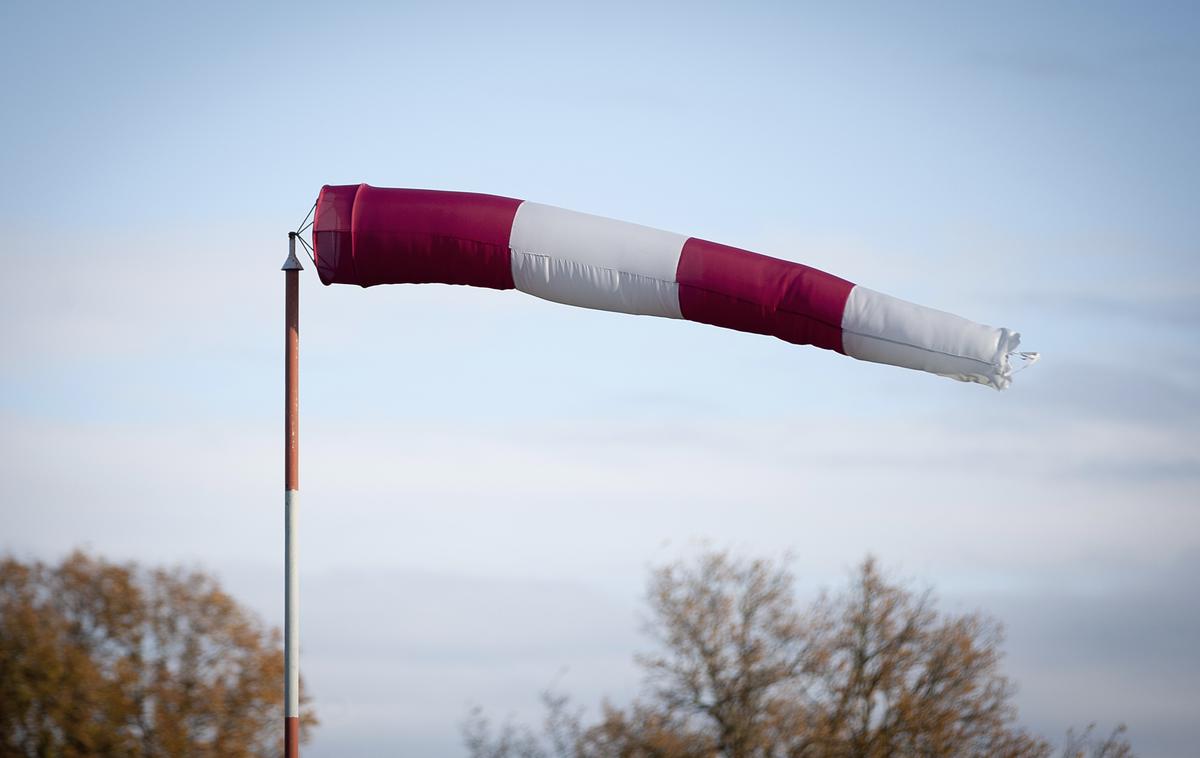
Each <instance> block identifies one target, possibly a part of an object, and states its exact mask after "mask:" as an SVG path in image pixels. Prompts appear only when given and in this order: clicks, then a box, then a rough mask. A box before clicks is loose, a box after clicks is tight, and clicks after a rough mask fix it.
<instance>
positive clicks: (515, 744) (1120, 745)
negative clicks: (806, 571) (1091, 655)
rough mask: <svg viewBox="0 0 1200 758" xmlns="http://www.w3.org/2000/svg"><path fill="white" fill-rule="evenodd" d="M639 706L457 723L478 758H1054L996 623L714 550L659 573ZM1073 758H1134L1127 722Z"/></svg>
mask: <svg viewBox="0 0 1200 758" xmlns="http://www.w3.org/2000/svg"><path fill="white" fill-rule="evenodd" d="M647 603H648V605H649V611H650V614H649V620H648V623H647V631H648V632H649V633H650V635H651V637H652V638H653V639H654V640H655V642H656V648H655V650H654V651H653V652H651V653H649V654H646V655H641V656H638V658H637V660H638V663H639V664H640V665H641V667H642V669H643V670H644V672H645V694H644V696H643V697H642V698H641V699H639V700H637V701H635V702H633V703H631V704H630V705H628V706H626V707H618V706H614V705H612V704H609V703H606V704H605V705H604V706H603V708H602V713H601V716H600V718H599V720H598V721H596V722H593V723H587V722H586V721H585V719H584V718H583V713H584V712H583V711H582V710H581V709H578V708H574V707H573V706H572V705H571V703H570V701H569V700H568V699H567V698H566V697H565V696H562V695H553V694H548V695H547V696H546V698H545V702H546V705H547V709H548V712H547V718H546V723H545V728H544V729H543V730H542V732H541V733H538V732H537V731H535V730H533V729H531V728H529V727H520V726H516V725H513V724H507V725H505V726H503V727H501V728H500V729H498V730H497V729H494V728H493V727H492V725H491V724H490V723H489V722H488V720H487V718H486V717H485V716H484V715H483V714H482V713H481V712H479V711H475V712H473V713H472V715H471V716H470V717H469V718H468V720H467V722H466V724H465V725H464V737H465V741H466V744H467V748H468V751H469V753H470V754H471V756H472V758H510V757H511V758H544V757H547V756H552V755H554V756H560V757H561V758H609V757H612V758H651V757H654V758H713V756H724V757H725V758H775V757H777V756H778V757H779V758H784V757H786V758H808V757H810V756H811V757H813V758H816V757H817V756H835V757H836V756H846V757H847V758H849V757H850V756H854V757H855V758H875V757H876V756H878V757H879V758H883V756H928V757H930V758H939V757H941V756H946V757H950V756H954V757H955V758H961V757H974V756H978V757H979V758H1046V757H1047V756H1050V755H1053V754H1054V752H1055V751H1054V749H1053V747H1052V746H1051V744H1050V743H1049V742H1048V741H1047V740H1045V739H1043V738H1041V737H1037V736H1034V735H1030V734H1028V733H1027V732H1026V731H1024V730H1023V729H1022V728H1021V727H1020V726H1019V724H1018V722H1017V713H1016V708H1015V706H1014V705H1013V702H1012V697H1013V692H1014V689H1013V685H1012V684H1011V683H1010V682H1009V680H1008V679H1007V678H1005V677H1004V676H1003V675H1002V674H1001V672H1000V665H999V664H1000V661H1001V649H1000V643H1001V641H1002V635H1001V629H1000V625H999V624H998V623H997V622H996V621H994V620H993V619H991V618H989V617H987V616H985V615H983V614H980V613H969V614H961V615H956V614H949V613H943V612H940V611H938V609H937V607H936V603H935V602H934V599H933V596H932V595H931V593H929V592H914V591H912V590H909V589H908V588H906V587H904V586H903V585H901V584H899V583H896V582H892V581H889V580H888V579H887V578H886V577H885V576H884V575H883V574H882V573H881V572H880V570H879V567H878V565H877V564H876V562H875V561H874V560H873V559H870V558H868V559H867V560H866V561H864V562H863V563H862V564H861V565H860V566H859V568H858V569H857V571H856V572H855V574H854V577H853V580H852V582H851V584H850V587H849V588H848V589H847V590H846V591H845V592H844V593H842V594H841V595H838V596H834V597H829V596H823V597H821V598H820V599H818V600H817V601H816V602H815V603H813V604H812V605H811V606H807V607H801V606H800V605H799V603H798V601H797V598H796V594H795V587H794V580H793V577H792V576H791V574H790V573H789V572H788V571H787V569H786V566H785V565H783V564H782V563H779V564H774V563H771V562H768V561H761V560H760V561H742V560H736V559H734V558H731V557H730V556H729V555H727V554H725V553H708V554H706V555H703V556H701V557H700V558H699V559H698V560H697V561H696V562H695V563H693V564H689V563H681V564H676V565H672V566H667V567H664V568H661V569H658V570H656V571H654V572H653V573H652V575H651V579H650V582H649V591H648V595H647ZM1061 755H1063V756H1065V757H1068V758H1083V757H1084V756H1091V757H1092V758H1129V757H1130V756H1132V751H1131V748H1130V746H1129V744H1128V742H1127V741H1126V740H1125V739H1124V736H1123V727H1121V728H1118V729H1117V730H1116V731H1115V732H1113V733H1112V734H1111V735H1110V736H1109V737H1107V738H1101V737H1098V736H1097V735H1096V734H1095V732H1094V729H1093V728H1091V727H1089V728H1088V729H1087V730H1085V731H1084V732H1082V733H1078V734H1077V733H1074V732H1072V733H1071V734H1069V735H1068V739H1067V741H1066V743H1065V744H1064V746H1063V747H1062V748H1061Z"/></svg>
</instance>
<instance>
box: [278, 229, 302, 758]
mask: <svg viewBox="0 0 1200 758" xmlns="http://www.w3.org/2000/svg"><path fill="white" fill-rule="evenodd" d="M303 269H304V267H303V266H301V265H300V259H299V258H297V257H296V233H295V232H289V233H288V258H287V260H286V261H284V264H283V271H284V276H285V278H286V279H287V283H286V286H285V288H286V292H285V295H284V322H285V336H284V370H283V375H284V391H283V392H284V403H283V450H284V453H283V487H284V491H283V511H284V517H283V518H284V543H283V544H284V547H283V563H284V569H283V573H284V579H283V584H284V621H283V707H284V712H283V754H284V758H298V756H299V755H300V624H299V621H300V607H299V601H300V591H299V586H298V584H297V581H296V508H297V507H299V505H300V450H299V447H300V272H301V271H302V270H303Z"/></svg>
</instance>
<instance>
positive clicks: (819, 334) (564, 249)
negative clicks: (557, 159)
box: [313, 184, 1035, 389]
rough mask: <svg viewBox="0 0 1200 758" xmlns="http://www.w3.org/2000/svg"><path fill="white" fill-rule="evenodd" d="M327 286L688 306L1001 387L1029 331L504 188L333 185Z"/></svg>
mask: <svg viewBox="0 0 1200 758" xmlns="http://www.w3.org/2000/svg"><path fill="white" fill-rule="evenodd" d="M313 247H314V251H315V255H314V257H315V259H316V264H317V271H318V273H319V274H320V277H321V281H322V282H324V283H325V284H334V283H341V284H357V285H360V286H363V287H370V286H372V285H375V284H422V283H442V284H465V285H471V286H475V287H491V288H493V289H513V288H516V289H518V290H521V291H522V292H526V293H529V294H530V295H536V296H537V297H541V298H545V299H546V300H553V301H555V302H559V303H566V304H568V305H577V306H580V307H583V308H597V309H600V310H606V311H617V312H620V313H633V314H640V315H648V316H665V317H667V318H683V319H687V320H689V321H698V322H701V323H705V324H712V325H714V326H723V327H726V328H728V329H737V330H740V331H744V332H754V333H757V334H770V335H774V336H776V337H778V338H780V339H782V340H785V341H787V342H792V343H795V344H799V345H816V346H817V347H822V348H825V349H827V350H835V351H837V352H839V353H843V354H845V355H848V356H850V357H852V358H858V359H859V360H864V361H873V362H875V363H888V364H891V365H894V366H903V367H905V368H912V369H919V370H921V371H928V372H930V373H933V374H938V375H940V376H946V377H950V378H952V379H958V380H960V381H966V382H978V383H980V384H986V385H989V386H991V387H995V388H996V389H1004V388H1005V387H1007V386H1008V385H1009V383H1010V382H1011V378H1012V368H1011V367H1010V358H1011V357H1012V356H1014V355H1020V356H1021V357H1023V358H1026V359H1032V358H1033V357H1035V356H1034V354H1031V353H1020V354H1018V353H1017V352H1016V351H1017V346H1018V344H1019V343H1020V335H1019V334H1017V333H1016V332H1014V331H1011V330H1009V329H1003V328H995V327H991V326H984V325H982V324H976V323H973V322H971V321H968V320H966V319H964V318H960V317H959V316H955V315H952V314H949V313H944V312H942V311H937V310H934V309H932V308H926V307H924V306H921V305H915V304H913V303H908V302H905V301H903V300H899V299H897V298H894V297H891V296H889V295H884V294H882V293H880V292H875V291H874V290H869V289H867V288H866V287H863V286H861V285H856V284H853V283H851V282H848V281H846V280H845V279H840V278H838V277H836V276H833V275H832V274H827V273H825V272H823V271H818V270H817V269H814V268H810V267H808V266H804V265H801V264H799V263H792V262H790V261H784V260H779V259H778V258H771V257H768V256H766V255H760V254H758V253H752V252H749V251H747V250H740V249H738V248H736V247H729V246H727V245H720V244H717V243H715V242H708V241H706V240H702V239H698V238H696V237H686V236H684V235H682V234H674V233H671V232H664V231H660V230H658V229H651V228H649V227H645V226H640V225H638V224H629V223H625V222H622V221H614V220H612V219H608V218H602V217H600V216H592V215H588V214H586V213H577V212H575V211H569V210H564V209H562V208H556V207H554V206H550V205H542V204H540V203H534V202H529V201H522V200H514V199H512V198H507V197H498V196H496V195H480V194H474V193H467V192H440V191H434V190H416V189H382V188H378V187H371V186H368V185H366V184H357V185H342V186H326V187H323V188H322V189H321V194H320V197H319V198H318V200H317V207H316V216H315V222H314V224H313Z"/></svg>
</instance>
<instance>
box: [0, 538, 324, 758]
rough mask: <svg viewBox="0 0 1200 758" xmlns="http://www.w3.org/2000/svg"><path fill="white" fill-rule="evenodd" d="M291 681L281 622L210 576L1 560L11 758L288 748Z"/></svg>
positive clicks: (1, 689) (86, 562)
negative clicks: (269, 624)
mask: <svg viewBox="0 0 1200 758" xmlns="http://www.w3.org/2000/svg"><path fill="white" fill-rule="evenodd" d="M282 680H283V657H282V652H281V645H280V635H279V632H278V630H274V629H272V630H267V629H265V628H264V626H263V625H262V623H261V622H260V621H258V620H257V619H256V618H255V617H254V616H253V615H252V614H251V613H249V612H248V611H247V610H245V609H244V608H242V607H240V606H239V605H238V604H237V603H236V602H235V601H234V600H233V598H231V597H230V596H229V595H228V594H226V593H225V592H224V591H222V589H221V588H220V586H219V584H218V583H217V581H216V580H215V579H214V578H212V577H211V576H208V575H205V574H203V573H201V572H197V571H185V570H182V569H161V568H160V569H145V568H141V567H139V566H137V565H136V564H120V565H118V564H114V563H108V562H106V561H104V560H102V559H99V558H96V557H93V556H90V555H87V554H85V553H82V552H75V553H73V554H71V555H70V556H68V557H67V558H66V559H64V560H63V561H62V562H61V563H59V564H58V565H56V566H49V565H45V564H43V563H40V562H34V563H22V562H20V561H18V560H16V559H13V558H5V559H2V560H0V753H3V754H4V755H24V756H117V755H120V756H138V757H145V758H151V757H152V756H184V755H186V756H268V755H270V756H275V755H279V754H280V753H281V751H282V745H283V739H282V724H283V691H282V684H281V683H282ZM315 724H316V717H315V714H314V713H313V711H312V709H311V707H309V706H308V705H307V703H305V705H304V707H303V710H302V719H301V733H302V738H307V735H308V732H309V731H310V730H311V728H312V727H313V726H314V725H315Z"/></svg>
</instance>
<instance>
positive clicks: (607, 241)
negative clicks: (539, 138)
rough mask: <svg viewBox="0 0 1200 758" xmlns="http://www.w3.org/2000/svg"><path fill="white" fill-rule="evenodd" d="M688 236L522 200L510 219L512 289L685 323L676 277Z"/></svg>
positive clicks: (556, 299) (569, 302)
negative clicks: (680, 308)
mask: <svg viewBox="0 0 1200 758" xmlns="http://www.w3.org/2000/svg"><path fill="white" fill-rule="evenodd" d="M686 241H687V237H685V236H683V235H681V234H673V233H671V232H664V231H660V230H658V229H651V228H650V227H647V226H639V225H638V224H629V223H625V222H622V221H614V220H612V219H608V218H603V217H602V216H592V215H590V214H587V213H577V212H575V211H568V210H564V209H562V208H555V207H554V206H551V205H542V204H540V203H531V202H528V201H526V202H524V203H522V204H521V206H520V207H519V208H518V209H517V214H516V217H515V218H514V219H513V224H512V234H511V236H510V241H509V247H510V248H511V249H512V274H513V284H514V285H516V288H517V289H519V290H521V291H522V292H526V293H528V294H530V295H535V296H537V297H540V298H544V299H546V300H553V301H554V302H557V303H565V304H567V305H577V306H580V307H583V308H596V309H599V310H605V311H617V312H619V313H633V314H641V315H647V316H665V317H667V318H683V316H682V314H681V313H680V312H679V286H678V285H677V284H676V283H675V272H676V270H677V269H678V268H679V254H680V252H681V251H682V250H683V243H684V242H686Z"/></svg>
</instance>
